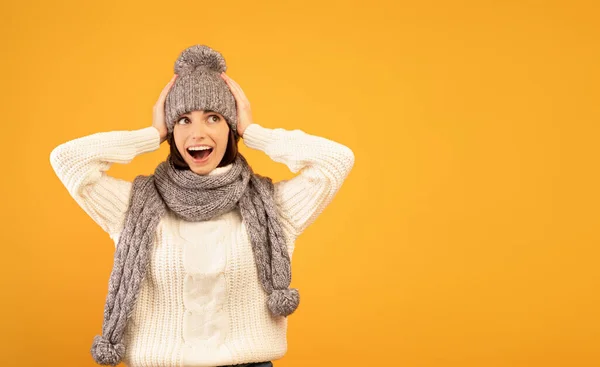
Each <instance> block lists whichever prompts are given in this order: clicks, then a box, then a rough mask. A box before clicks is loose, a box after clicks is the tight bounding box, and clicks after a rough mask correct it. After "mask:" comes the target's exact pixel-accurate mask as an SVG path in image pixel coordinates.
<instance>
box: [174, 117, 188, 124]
mask: <svg viewBox="0 0 600 367" xmlns="http://www.w3.org/2000/svg"><path fill="white" fill-rule="evenodd" d="M187 119H188V118H187V117H182V118H180V119H179V120H177V123H178V124H179V123H180V122H181V121H183V120H187Z"/></svg>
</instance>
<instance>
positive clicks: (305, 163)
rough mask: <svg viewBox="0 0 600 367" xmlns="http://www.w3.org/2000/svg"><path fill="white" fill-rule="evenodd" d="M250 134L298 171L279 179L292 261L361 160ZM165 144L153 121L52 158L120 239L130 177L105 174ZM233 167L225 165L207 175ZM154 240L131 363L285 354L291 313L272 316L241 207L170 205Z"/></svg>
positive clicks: (328, 144) (222, 361) (249, 140)
mask: <svg viewBox="0 0 600 367" xmlns="http://www.w3.org/2000/svg"><path fill="white" fill-rule="evenodd" d="M243 141H244V143H245V144H246V146H248V147H250V148H253V149H258V150H261V151H263V152H265V153H266V154H267V155H268V156H269V157H270V158H271V159H272V160H274V161H276V162H280V163H284V164H286V165H287V166H288V168H289V169H290V170H291V171H292V172H293V173H298V172H300V173H299V174H298V175H296V176H295V177H293V178H291V179H289V180H282V181H279V182H276V183H275V195H274V199H275V204H276V207H277V209H278V211H279V214H280V216H281V222H282V227H283V229H284V231H285V233H286V238H287V248H288V253H289V254H290V258H291V256H292V253H293V250H294V242H295V240H296V238H297V237H298V235H300V234H301V233H302V232H303V231H304V230H305V229H306V228H307V227H308V226H309V225H310V224H311V223H312V222H313V221H314V220H315V219H316V218H317V216H318V215H319V214H320V213H321V212H322V211H323V209H324V208H325V207H326V206H327V205H328V204H329V203H330V202H331V200H332V199H333V197H334V195H335V194H336V192H337V191H338V189H339V188H340V186H341V185H342V182H343V181H344V180H345V178H346V177H347V175H348V173H349V172H350V170H351V168H352V166H353V165H354V154H353V152H352V150H350V149H349V148H348V147H346V146H344V145H341V144H339V143H336V142H334V141H331V140H328V139H325V138H322V137H317V136H313V135H309V134H307V133H305V132H303V131H301V130H291V131H290V130H284V129H280V128H277V129H269V128H265V127H263V126H261V125H259V124H256V123H255V124H251V125H250V126H248V127H247V128H246V130H245V132H244V137H243ZM159 146H160V137H159V133H158V130H156V129H155V128H154V127H152V126H150V127H146V128H142V129H139V130H132V131H112V132H101V133H96V134H92V135H89V136H85V137H81V138H78V139H75V140H71V141H69V142H66V143H64V144H62V145H59V146H58V147H56V148H55V149H54V150H53V151H52V153H51V155H50V161H51V164H52V167H53V169H54V171H55V172H56V174H57V176H58V177H59V179H60V180H61V182H62V183H63V184H64V185H65V187H66V188H67V190H68V191H69V194H70V195H71V196H72V197H73V198H74V199H75V201H76V202H77V203H78V204H79V205H80V206H81V207H82V208H83V210H84V211H85V212H86V213H87V214H88V215H90V216H91V218H92V219H93V220H94V221H95V222H96V223H97V224H98V225H99V226H100V227H102V229H103V230H104V231H106V232H107V233H108V234H109V236H110V237H111V239H112V240H113V241H114V243H115V246H116V245H117V244H118V240H119V234H120V232H121V231H122V229H123V226H124V222H125V214H126V211H127V208H128V204H129V200H130V192H131V187H132V183H131V182H129V181H126V180H122V179H118V178H115V177H111V176H110V175H107V174H106V172H105V171H107V170H108V169H109V167H110V166H111V164H113V163H129V162H130V161H131V160H133V158H134V157H135V156H137V155H139V154H142V153H145V152H150V151H154V150H157V149H158V148H159ZM230 168H231V165H229V166H225V167H218V168H216V169H215V170H213V171H212V172H211V173H209V174H211V175H212V174H218V173H220V172H225V171H226V170H228V169H230ZM152 246H153V247H152V250H151V255H150V260H149V267H148V270H147V272H146V276H145V277H144V280H143V281H142V283H141V284H140V291H139V295H138V298H137V301H136V303H135V306H134V309H133V310H132V313H131V317H130V318H129V321H128V323H127V327H126V330H125V334H124V338H125V345H126V348H127V349H126V355H125V357H124V360H123V362H124V363H125V364H126V365H127V366H130V367H168V366H178V367H185V366H222V365H230V364H241V363H252V362H262V361H272V360H276V359H279V358H281V357H282V356H283V355H284V354H285V353H286V351H287V339H286V331H287V318H285V317H274V316H272V315H271V314H270V312H269V311H268V309H267V305H266V299H267V294H266V293H265V291H264V290H263V288H262V286H261V284H260V282H259V280H258V275H257V272H256V265H255V262H254V256H253V253H252V248H251V244H250V240H249V237H248V234H247V232H246V228H245V223H244V221H243V220H242V217H241V215H240V212H239V209H234V210H231V211H230V212H228V213H226V214H223V215H221V216H219V217H216V218H213V219H212V220H210V221H203V222H188V221H184V220H181V219H178V218H176V217H174V216H173V214H172V213H170V212H168V213H167V214H166V215H165V216H163V218H162V219H161V221H160V223H159V224H158V227H157V230H156V235H155V238H154V243H153V245H152ZM101 320H102V319H101V316H98V322H99V323H100V322H101ZM99 325H100V324H99ZM90 343H91V339H90ZM90 345H91V344H90Z"/></svg>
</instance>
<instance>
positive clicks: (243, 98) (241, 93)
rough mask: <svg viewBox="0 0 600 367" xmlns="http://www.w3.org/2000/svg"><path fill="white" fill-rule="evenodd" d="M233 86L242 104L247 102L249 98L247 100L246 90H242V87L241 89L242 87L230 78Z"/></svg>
mask: <svg viewBox="0 0 600 367" xmlns="http://www.w3.org/2000/svg"><path fill="white" fill-rule="evenodd" d="M229 80H230V82H231V85H232V87H233V89H234V90H235V91H236V92H237V94H238V97H239V99H240V100H241V101H242V102H247V101H248V98H246V94H245V93H244V90H243V89H242V87H240V85H239V84H238V83H237V82H236V81H235V80H233V79H231V78H229Z"/></svg>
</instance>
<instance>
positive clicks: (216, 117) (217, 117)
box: [208, 115, 221, 122]
mask: <svg viewBox="0 0 600 367" xmlns="http://www.w3.org/2000/svg"><path fill="white" fill-rule="evenodd" d="M213 117H214V118H215V119H214V120H211V121H212V122H219V120H221V118H220V117H219V116H217V115H210V116H208V119H209V120H210V119H211V118H213Z"/></svg>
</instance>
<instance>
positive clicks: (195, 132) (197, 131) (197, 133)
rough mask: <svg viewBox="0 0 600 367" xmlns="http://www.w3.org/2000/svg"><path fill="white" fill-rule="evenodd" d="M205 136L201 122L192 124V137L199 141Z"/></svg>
mask: <svg viewBox="0 0 600 367" xmlns="http://www.w3.org/2000/svg"><path fill="white" fill-rule="evenodd" d="M205 136H206V126H205V125H204V124H203V123H202V122H194V123H193V124H192V137H193V138H196V139H200V138H203V137H205Z"/></svg>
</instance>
